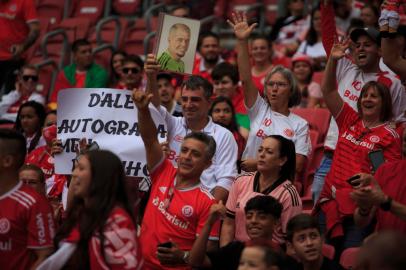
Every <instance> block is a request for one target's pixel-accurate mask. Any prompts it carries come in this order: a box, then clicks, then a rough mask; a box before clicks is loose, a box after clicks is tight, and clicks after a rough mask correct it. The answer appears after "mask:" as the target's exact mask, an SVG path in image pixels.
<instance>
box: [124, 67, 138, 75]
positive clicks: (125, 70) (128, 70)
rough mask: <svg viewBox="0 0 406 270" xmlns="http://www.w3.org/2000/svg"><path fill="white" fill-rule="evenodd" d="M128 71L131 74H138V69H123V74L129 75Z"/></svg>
mask: <svg viewBox="0 0 406 270" xmlns="http://www.w3.org/2000/svg"><path fill="white" fill-rule="evenodd" d="M130 71H131V73H132V74H137V73H138V72H140V70H139V69H138V68H123V73H125V74H129V73H130Z"/></svg>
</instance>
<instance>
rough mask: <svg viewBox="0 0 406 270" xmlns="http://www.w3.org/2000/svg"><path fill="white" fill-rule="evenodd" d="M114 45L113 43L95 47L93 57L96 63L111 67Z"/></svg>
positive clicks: (107, 68)
mask: <svg viewBox="0 0 406 270" xmlns="http://www.w3.org/2000/svg"><path fill="white" fill-rule="evenodd" d="M113 51H114V47H113V45H111V44H103V45H101V46H99V47H96V48H94V49H93V57H94V61H95V62H96V64H98V65H100V66H102V67H104V68H105V69H106V70H109V69H110V59H111V56H112V54H113Z"/></svg>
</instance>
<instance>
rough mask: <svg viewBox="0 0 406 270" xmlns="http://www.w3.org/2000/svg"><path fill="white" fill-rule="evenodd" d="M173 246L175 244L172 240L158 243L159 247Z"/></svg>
mask: <svg viewBox="0 0 406 270" xmlns="http://www.w3.org/2000/svg"><path fill="white" fill-rule="evenodd" d="M172 246H173V244H172V242H165V243H160V244H158V247H164V248H171V247H172Z"/></svg>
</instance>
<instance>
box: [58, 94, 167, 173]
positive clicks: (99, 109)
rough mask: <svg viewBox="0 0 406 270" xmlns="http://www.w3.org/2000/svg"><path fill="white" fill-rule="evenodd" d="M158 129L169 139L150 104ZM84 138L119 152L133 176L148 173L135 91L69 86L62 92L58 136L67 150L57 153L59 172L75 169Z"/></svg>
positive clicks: (59, 105)
mask: <svg viewBox="0 0 406 270" xmlns="http://www.w3.org/2000/svg"><path fill="white" fill-rule="evenodd" d="M150 108H152V109H151V115H152V118H153V119H154V122H155V125H156V126H157V128H158V139H159V140H160V141H164V140H165V136H166V130H167V129H166V124H165V123H164V119H163V118H162V117H161V115H160V114H159V112H158V111H157V110H156V109H155V108H153V106H152V105H150ZM81 138H87V139H88V140H89V143H91V142H92V141H93V140H94V141H96V142H97V143H98V144H99V146H100V148H101V149H106V150H110V151H112V152H114V153H115V154H117V155H118V156H119V157H120V158H121V160H122V161H123V165H124V168H125V172H126V174H127V175H129V176H141V177H142V176H146V175H147V174H148V172H147V169H146V164H145V150H144V144H143V142H142V140H141V137H140V134H139V129H138V120H137V109H136V108H135V105H134V103H133V102H132V99H131V91H127V90H117V89H104V88H103V89H97V88H95V89H65V90H62V91H60V92H59V93H58V139H61V140H62V146H63V153H62V154H60V155H56V156H55V169H56V173H59V174H70V173H71V172H72V166H73V163H72V160H74V158H75V157H76V152H75V145H77V144H78V142H79V140H80V139H81Z"/></svg>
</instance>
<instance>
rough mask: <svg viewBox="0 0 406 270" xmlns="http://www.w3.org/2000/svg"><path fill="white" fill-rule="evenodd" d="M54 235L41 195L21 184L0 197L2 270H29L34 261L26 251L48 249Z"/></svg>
mask: <svg viewBox="0 0 406 270" xmlns="http://www.w3.org/2000/svg"><path fill="white" fill-rule="evenodd" d="M54 234H55V226H54V220H53V216H52V210H51V206H50V205H49V203H48V201H47V199H46V198H45V197H44V196H42V195H40V194H39V193H37V192H36V191H35V190H34V189H32V188H31V187H28V186H25V185H23V184H22V183H21V182H19V183H18V184H17V185H16V186H15V187H14V188H13V189H12V190H10V191H9V192H7V193H6V194H4V195H2V196H0V254H1V256H0V266H1V268H2V269H17V270H18V269H22V270H25V269H29V268H30V267H31V266H32V264H33V262H34V258H35V256H33V254H32V252H31V251H30V250H33V249H36V250H38V249H44V248H49V247H52V246H53V244H52V239H53V237H54Z"/></svg>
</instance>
